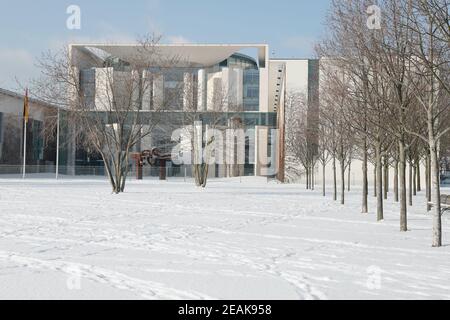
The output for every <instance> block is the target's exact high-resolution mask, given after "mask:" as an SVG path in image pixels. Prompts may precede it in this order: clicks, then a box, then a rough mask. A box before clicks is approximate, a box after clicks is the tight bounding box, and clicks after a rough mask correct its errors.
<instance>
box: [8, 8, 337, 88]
mask: <svg viewBox="0 0 450 320" xmlns="http://www.w3.org/2000/svg"><path fill="white" fill-rule="evenodd" d="M71 4H74V5H78V6H79V7H80V8H81V30H69V29H67V28H66V20H67V18H68V14H67V13H66V9H67V7H68V6H69V5H71ZM0 5H1V8H2V10H1V11H0V87H3V88H8V89H14V88H16V87H17V85H16V83H15V80H14V78H15V77H18V78H19V79H20V81H21V82H26V79H28V78H29V77H35V76H36V75H37V73H38V70H36V68H35V67H34V61H35V58H36V57H37V56H39V55H40V53H41V52H43V51H45V50H48V49H52V50H55V49H57V48H60V47H61V46H63V45H64V44H66V43H69V42H114V43H119V42H134V41H135V39H136V38H138V37H140V36H142V35H144V34H146V33H148V32H155V33H158V34H162V35H163V42H166V43H171V42H172V43H173V42H194V43H268V44H269V45H270V48H271V54H272V55H273V56H275V57H284V58H291V57H302V58H303V57H312V56H313V50H312V46H313V43H314V41H316V40H317V39H319V38H320V37H321V35H323V33H324V27H323V24H324V19H325V14H326V11H327V9H328V7H329V5H330V0H315V1H310V0H289V1H288V0H272V1H267V0H240V1H236V0H228V1H223V0H222V1H218V0H128V1H124V0H114V1H113V0H109V1H107V0H91V1H87V0H70V1H66V0H63V1H61V0H58V1H55V0H39V1H31V0H27V1H25V0H13V1H11V0H0Z"/></svg>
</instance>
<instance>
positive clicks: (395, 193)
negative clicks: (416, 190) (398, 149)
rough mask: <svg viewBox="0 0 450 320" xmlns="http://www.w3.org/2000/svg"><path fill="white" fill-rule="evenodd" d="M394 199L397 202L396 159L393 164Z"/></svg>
mask: <svg viewBox="0 0 450 320" xmlns="http://www.w3.org/2000/svg"><path fill="white" fill-rule="evenodd" d="M394 200H395V202H398V160H395V164H394Z"/></svg>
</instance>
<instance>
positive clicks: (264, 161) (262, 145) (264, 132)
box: [255, 126, 270, 176]
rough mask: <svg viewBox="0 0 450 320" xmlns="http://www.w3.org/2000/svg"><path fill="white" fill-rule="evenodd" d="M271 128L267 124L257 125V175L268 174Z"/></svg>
mask: <svg viewBox="0 0 450 320" xmlns="http://www.w3.org/2000/svg"><path fill="white" fill-rule="evenodd" d="M268 139H269V128H268V127H266V126H256V127H255V175H256V176H266V175H267V167H268V165H269V164H270V163H269V159H268V157H267V154H268V148H267V147H268V141H269V140H268Z"/></svg>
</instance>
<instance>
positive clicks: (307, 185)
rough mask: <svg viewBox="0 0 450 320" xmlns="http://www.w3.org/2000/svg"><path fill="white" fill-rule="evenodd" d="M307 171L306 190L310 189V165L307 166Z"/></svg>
mask: <svg viewBox="0 0 450 320" xmlns="http://www.w3.org/2000/svg"><path fill="white" fill-rule="evenodd" d="M305 172H306V190H309V167H308V165H306V166H305Z"/></svg>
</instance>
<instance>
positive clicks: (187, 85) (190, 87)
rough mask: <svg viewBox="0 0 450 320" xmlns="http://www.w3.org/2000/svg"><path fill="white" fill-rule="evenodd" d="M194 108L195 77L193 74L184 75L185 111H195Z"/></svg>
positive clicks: (186, 73)
mask: <svg viewBox="0 0 450 320" xmlns="http://www.w3.org/2000/svg"><path fill="white" fill-rule="evenodd" d="M195 109H196V106H194V77H193V74H192V73H189V72H185V73H184V75H183V111H195Z"/></svg>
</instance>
